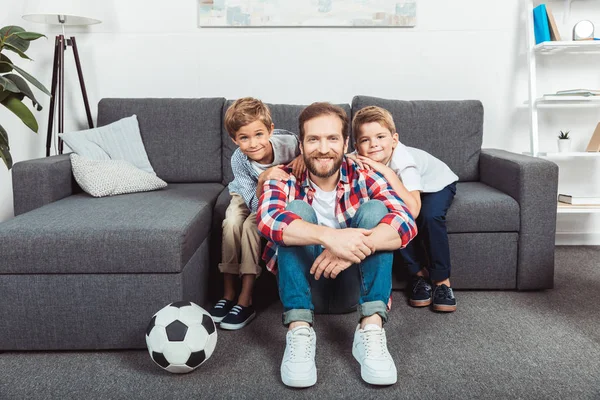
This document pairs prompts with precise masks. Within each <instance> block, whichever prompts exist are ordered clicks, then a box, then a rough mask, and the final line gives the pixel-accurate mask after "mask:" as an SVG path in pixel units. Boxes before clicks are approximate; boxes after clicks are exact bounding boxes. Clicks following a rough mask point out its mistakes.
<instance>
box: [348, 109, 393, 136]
mask: <svg viewBox="0 0 600 400" xmlns="http://www.w3.org/2000/svg"><path fill="white" fill-rule="evenodd" d="M370 122H377V123H378V124H379V125H381V126H383V127H384V128H387V129H388V130H389V131H390V132H391V133H392V135H393V134H394V133H396V125H395V124H394V118H393V117H392V114H390V112H389V111H388V110H386V109H385V108H381V107H377V106H369V107H365V108H361V109H360V110H359V111H358V112H357V113H356V115H355V116H354V118H353V119H352V135H353V136H354V140H355V141H356V139H358V135H359V134H360V127H361V126H363V125H364V124H368V123H370Z"/></svg>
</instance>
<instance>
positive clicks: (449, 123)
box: [352, 96, 483, 182]
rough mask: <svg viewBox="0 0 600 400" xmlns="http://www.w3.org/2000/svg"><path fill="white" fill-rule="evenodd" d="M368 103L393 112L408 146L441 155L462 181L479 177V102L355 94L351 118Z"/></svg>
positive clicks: (481, 107)
mask: <svg viewBox="0 0 600 400" xmlns="http://www.w3.org/2000/svg"><path fill="white" fill-rule="evenodd" d="M367 106H379V107H382V108H385V109H386V110H388V111H389V112H390V113H391V114H392V116H393V117H394V124H395V125H396V129H397V131H398V134H399V135H400V141H401V142H402V143H404V144H405V145H407V146H411V147H416V148H419V149H422V150H425V151H427V152H428V153H430V154H432V155H434V156H435V157H437V158H439V159H440V160H442V161H443V162H445V163H446V164H447V165H448V166H449V167H450V168H451V169H452V171H454V173H456V175H458V177H459V179H460V180H461V181H463V182H464V181H478V180H479V153H480V152H481V143H482V141H483V105H482V104H481V102H480V101H477V100H463V101H402V100H387V99H381V98H377V97H370V96H356V97H354V99H352V117H354V115H355V114H356V113H357V112H358V111H359V110H360V109H361V108H364V107H367Z"/></svg>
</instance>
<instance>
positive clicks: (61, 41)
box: [58, 35, 65, 154]
mask: <svg viewBox="0 0 600 400" xmlns="http://www.w3.org/2000/svg"><path fill="white" fill-rule="evenodd" d="M58 47H59V49H58V59H59V63H60V65H59V68H58V85H59V86H58V133H63V132H64V128H65V37H64V36H63V35H60V36H59V37H58ZM62 153H63V142H62V139H61V138H60V137H59V138H58V154H62Z"/></svg>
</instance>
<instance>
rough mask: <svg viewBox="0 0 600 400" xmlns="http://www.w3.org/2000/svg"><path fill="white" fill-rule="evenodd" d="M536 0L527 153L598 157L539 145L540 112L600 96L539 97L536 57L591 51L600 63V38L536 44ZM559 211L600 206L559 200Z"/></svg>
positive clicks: (599, 209) (595, 102)
mask: <svg viewBox="0 0 600 400" xmlns="http://www.w3.org/2000/svg"><path fill="white" fill-rule="evenodd" d="M571 1H572V0H564V8H565V9H564V21H565V22H566V21H567V19H568V16H569V13H570V5H571ZM534 7H535V1H534V0H529V9H528V18H527V23H528V27H527V28H528V29H527V32H528V35H527V39H528V51H527V61H528V64H529V99H528V101H526V102H525V106H526V107H528V108H529V116H530V123H531V125H530V151H529V152H528V153H526V154H529V155H533V156H534V157H543V158H548V159H571V158H579V157H585V158H590V157H599V156H600V153H587V152H570V153H545V152H540V148H539V132H538V129H539V126H538V114H539V112H544V109H560V108H574V109H580V108H600V96H599V97H578V96H563V97H560V98H559V97H558V96H557V97H555V98H544V97H538V91H537V58H538V57H552V56H553V55H556V54H565V53H567V54H590V57H592V58H590V60H591V61H592V62H600V59H599V58H598V57H596V56H594V54H598V55H600V41H595V40H591V41H566V40H565V41H556V42H544V43H540V44H537V45H536V44H535V35H534V31H533V8H534ZM557 212H558V213H600V206H571V205H569V204H564V203H558V206H557Z"/></svg>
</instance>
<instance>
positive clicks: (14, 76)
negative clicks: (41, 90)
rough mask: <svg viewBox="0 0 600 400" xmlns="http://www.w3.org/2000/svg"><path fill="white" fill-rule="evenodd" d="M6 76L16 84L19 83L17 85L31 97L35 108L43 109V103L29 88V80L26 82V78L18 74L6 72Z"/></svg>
mask: <svg viewBox="0 0 600 400" xmlns="http://www.w3.org/2000/svg"><path fill="white" fill-rule="evenodd" d="M4 78H7V79H10V80H11V81H13V83H14V84H15V85H17V87H18V88H19V91H20V92H21V93H23V94H24V95H25V96H27V97H29V99H30V100H31V104H33V106H34V107H35V109H36V110H38V111H42V105H41V104H40V103H39V102H38V101H37V99H36V98H35V96H34V95H33V92H32V91H31V89H30V88H29V85H28V84H27V82H25V79H23V78H21V77H20V76H19V75H17V74H6V75H4Z"/></svg>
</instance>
